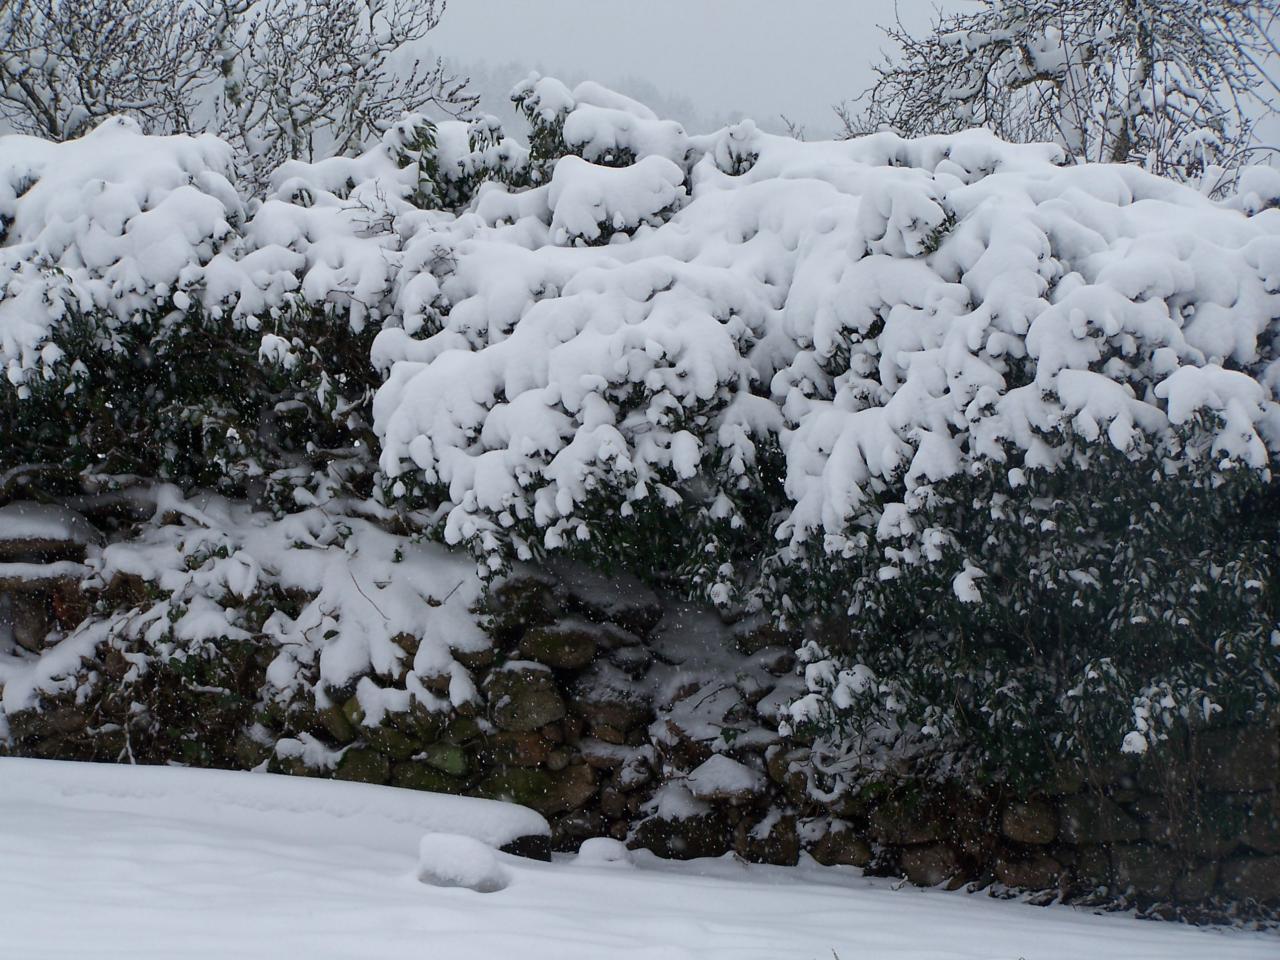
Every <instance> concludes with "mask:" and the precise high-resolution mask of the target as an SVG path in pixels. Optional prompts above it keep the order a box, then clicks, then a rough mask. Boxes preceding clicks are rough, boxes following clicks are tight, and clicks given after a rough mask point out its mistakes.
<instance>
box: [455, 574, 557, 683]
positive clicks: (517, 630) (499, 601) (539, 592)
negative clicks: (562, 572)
mask: <svg viewBox="0 0 1280 960" xmlns="http://www.w3.org/2000/svg"><path fill="white" fill-rule="evenodd" d="M487 606H488V613H489V615H490V618H491V620H490V626H489V629H490V632H491V633H492V634H493V635H494V636H495V637H497V638H498V639H499V640H501V641H503V642H510V641H512V640H514V639H515V638H516V637H518V636H519V635H520V634H521V633H523V632H524V631H525V630H527V629H528V628H529V627H537V626H542V625H544V624H548V623H554V622H555V621H556V619H557V618H558V617H559V616H560V614H561V612H562V610H561V606H560V601H559V599H558V598H557V597H556V593H555V588H554V584H553V583H552V581H551V580H550V579H548V578H545V577H537V576H514V577H509V578H508V579H506V580H504V581H503V582H502V583H500V584H498V586H496V587H495V588H494V589H493V591H492V592H491V593H490V594H489V599H488V605H487ZM454 655H455V656H457V653H456V652H455V654H454ZM459 662H461V661H459Z"/></svg>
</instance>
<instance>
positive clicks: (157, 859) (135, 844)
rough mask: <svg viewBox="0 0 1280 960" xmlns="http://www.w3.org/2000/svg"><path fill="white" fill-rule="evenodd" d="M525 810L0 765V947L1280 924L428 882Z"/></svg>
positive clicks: (982, 952) (134, 952)
mask: <svg viewBox="0 0 1280 960" xmlns="http://www.w3.org/2000/svg"><path fill="white" fill-rule="evenodd" d="M539 829H543V825H542V822H541V818H539V817H538V816H537V815H536V814H533V813H531V812H529V811H527V810H524V809H523V808H520V807H514V806H511V805H507V804H495V803H491V802H487V801H469V800H459V799H457V798H451V797H438V796H435V795H431V794H412V793H407V792H402V791H395V790H391V789H389V788H385V787H364V786H357V785H352V784H342V783H334V782H331V781H321V780H298V779H290V778H285V777H273V776H270V775H267V774H250V773H220V772H210V771H201V770H182V769H173V768H162V769H157V768H140V767H111V766H99V765H93V764H73V763H55V762H46V761H32V760H12V759H0V956H3V957H5V958H15V960H17V958H21V960H44V958H54V957H59V958H61V957H78V958H80V957H92V958H94V960H107V958H116V957H119V958H128V960H140V958H151V957H154V958H164V960H175V958H181V960H194V958H206V957H207V958H217V960H225V958H228V957H234V958H236V960H251V958H272V960H275V958H287V957H306V958H308V960H328V958H337V957H343V958H358V957H359V958H363V957H369V958H379V960H381V958H408V957H424V958H426V957H440V958H448V960H464V958H494V960H498V958H503V960H505V958H510V957H517V956H518V957H520V958H521V960H540V958H554V960H571V958H591V960H604V958H613V957H621V958H628V960H631V958H635V960H639V958H659V957H661V958H685V957H688V958H695V957H696V958H698V960H711V958H720V957H723V958H726V960H728V958H732V960H747V958H771V960H772V958H779V960H781V958H792V957H794V958H803V960H830V958H831V957H832V955H833V951H834V953H835V955H837V956H839V957H840V958H842V960H878V958H892V960H917V958H920V960H923V958H929V960H949V958H966V960H968V958H974V960H977V958H982V960H1017V958H1026V960H1053V958H1062V960H1078V958H1081V957H1088V958H1090V960H1110V958H1115V960H1140V958H1151V960H1156V958H1159V960H1239V958H1246V957H1266V958H1268V960H1272V958H1274V957H1276V956H1278V955H1280V938H1277V937H1275V936H1273V935H1266V934H1256V933H1241V932H1237V931H1223V930H1204V929H1196V928H1192V927H1187V926H1181V925H1177V924H1164V923H1151V922H1144V921H1139V920H1134V919H1132V918H1129V917H1124V916H1115V915H1109V916H1096V915H1093V914H1090V913H1088V912H1084V911H1076V910H1071V909H1068V908H1064V907H1051V908H1047V909H1041V908H1037V907H1032V906H1027V905H1025V904H1022V903H1016V902H1009V901H997V900H990V899H987V898H985V897H981V896H971V895H967V894H962V893H944V892H942V891H937V890H916V889H912V888H902V889H896V890H895V889H894V888H893V885H892V884H890V883H889V882H887V881H884V880H873V879H867V878H863V877H861V876H859V875H858V872H857V871H855V870H849V869H840V868H833V869H826V868H820V867H816V866H807V867H806V866H801V867H798V868H782V867H757V866H745V865H742V864H739V863H736V862H734V861H732V860H711V861H696V862H693V863H684V864H677V863H669V862H664V861H659V860H657V859H656V858H653V857H651V856H649V855H648V854H638V855H632V856H631V857H630V858H622V859H615V858H612V857H600V856H594V855H589V856H586V857H583V858H581V859H579V858H577V857H573V856H566V857H559V858H557V859H556V861H555V862H554V863H539V862H536V861H530V860H522V859H519V858H516V857H512V856H508V855H506V854H498V855H497V857H498V860H499V861H500V863H501V866H502V867H503V869H504V872H505V874H506V875H507V877H508V879H509V881H510V882H509V885H508V886H507V887H506V888H505V889H502V890H499V891H497V892H492V893H477V892H475V891H473V890H470V889H466V888H464V887H439V886H432V885H429V884H425V883H421V882H419V880H418V877H417V874H418V857H419V841H420V839H421V837H422V835H423V834H425V833H429V832H437V833H438V832H446V833H455V834H461V835H465V836H470V837H472V838H474V839H483V840H486V842H506V841H508V840H510V839H512V838H514V837H515V836H518V835H524V834H528V833H531V832H535V833H536V832H537V831H538V830H539Z"/></svg>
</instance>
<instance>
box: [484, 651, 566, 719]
mask: <svg viewBox="0 0 1280 960" xmlns="http://www.w3.org/2000/svg"><path fill="white" fill-rule="evenodd" d="M487 692H488V695H489V718H490V719H491V720H492V721H493V724H494V726H496V727H498V728H499V729H502V730H522V731H523V730H537V729H538V728H539V727H542V726H545V725H546V724H548V723H554V722H555V721H556V720H559V719H560V718H561V717H563V716H564V715H565V712H566V710H565V703H564V699H563V698H562V697H561V696H560V691H559V690H558V689H556V683H555V678H554V677H553V676H552V675H551V673H550V672H549V671H547V670H539V669H536V668H533V667H517V666H514V665H511V666H508V667H506V668H504V669H501V670H496V671H494V672H493V673H491V674H490V675H489V681H488V685H487Z"/></svg>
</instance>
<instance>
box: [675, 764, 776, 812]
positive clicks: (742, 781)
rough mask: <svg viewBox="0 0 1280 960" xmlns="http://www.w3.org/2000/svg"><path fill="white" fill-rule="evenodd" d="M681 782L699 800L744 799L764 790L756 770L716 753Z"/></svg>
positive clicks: (742, 801)
mask: <svg viewBox="0 0 1280 960" xmlns="http://www.w3.org/2000/svg"><path fill="white" fill-rule="evenodd" d="M685 785H686V786H687V787H688V788H689V792H690V793H691V794H693V796H694V797H696V798H697V799H699V800H710V801H717V800H719V801H727V802H730V803H747V802H749V801H750V800H752V799H754V798H755V797H758V796H759V795H760V794H761V793H762V792H763V791H764V787H765V780H764V776H763V775H762V774H761V773H759V772H758V771H756V770H752V769H751V768H750V767H748V766H746V765H745V764H742V763H739V762H738V761H737V760H734V759H733V758H731V757H726V756H725V755H724V754H721V753H717V754H714V755H712V756H711V757H710V758H709V759H707V760H705V761H704V762H703V763H701V764H700V765H699V766H698V767H696V768H695V769H694V770H693V771H692V772H691V773H690V774H689V776H688V777H687V778H686V780H685Z"/></svg>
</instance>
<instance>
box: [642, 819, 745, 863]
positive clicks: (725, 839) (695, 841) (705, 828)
mask: <svg viewBox="0 0 1280 960" xmlns="http://www.w3.org/2000/svg"><path fill="white" fill-rule="evenodd" d="M729 845H730V831H729V825H728V824H727V823H726V822H725V820H724V817H723V816H722V815H721V814H720V813H718V812H716V811H711V812H709V813H703V814H697V815H695V816H691V817H685V818H683V819H669V820H668V819H661V818H659V817H650V818H649V819H648V820H645V821H643V822H642V823H641V824H640V825H639V826H638V827H636V831H635V835H634V836H633V837H632V839H631V840H630V842H629V843H628V844H627V846H629V847H631V848H632V849H633V850H634V849H637V848H644V849H646V850H652V851H653V852H654V853H656V854H657V855H658V856H660V857H665V858H667V859H669V860H695V859H697V858H699V857H719V856H721V855H723V854H725V853H727V852H728V851H729Z"/></svg>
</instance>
